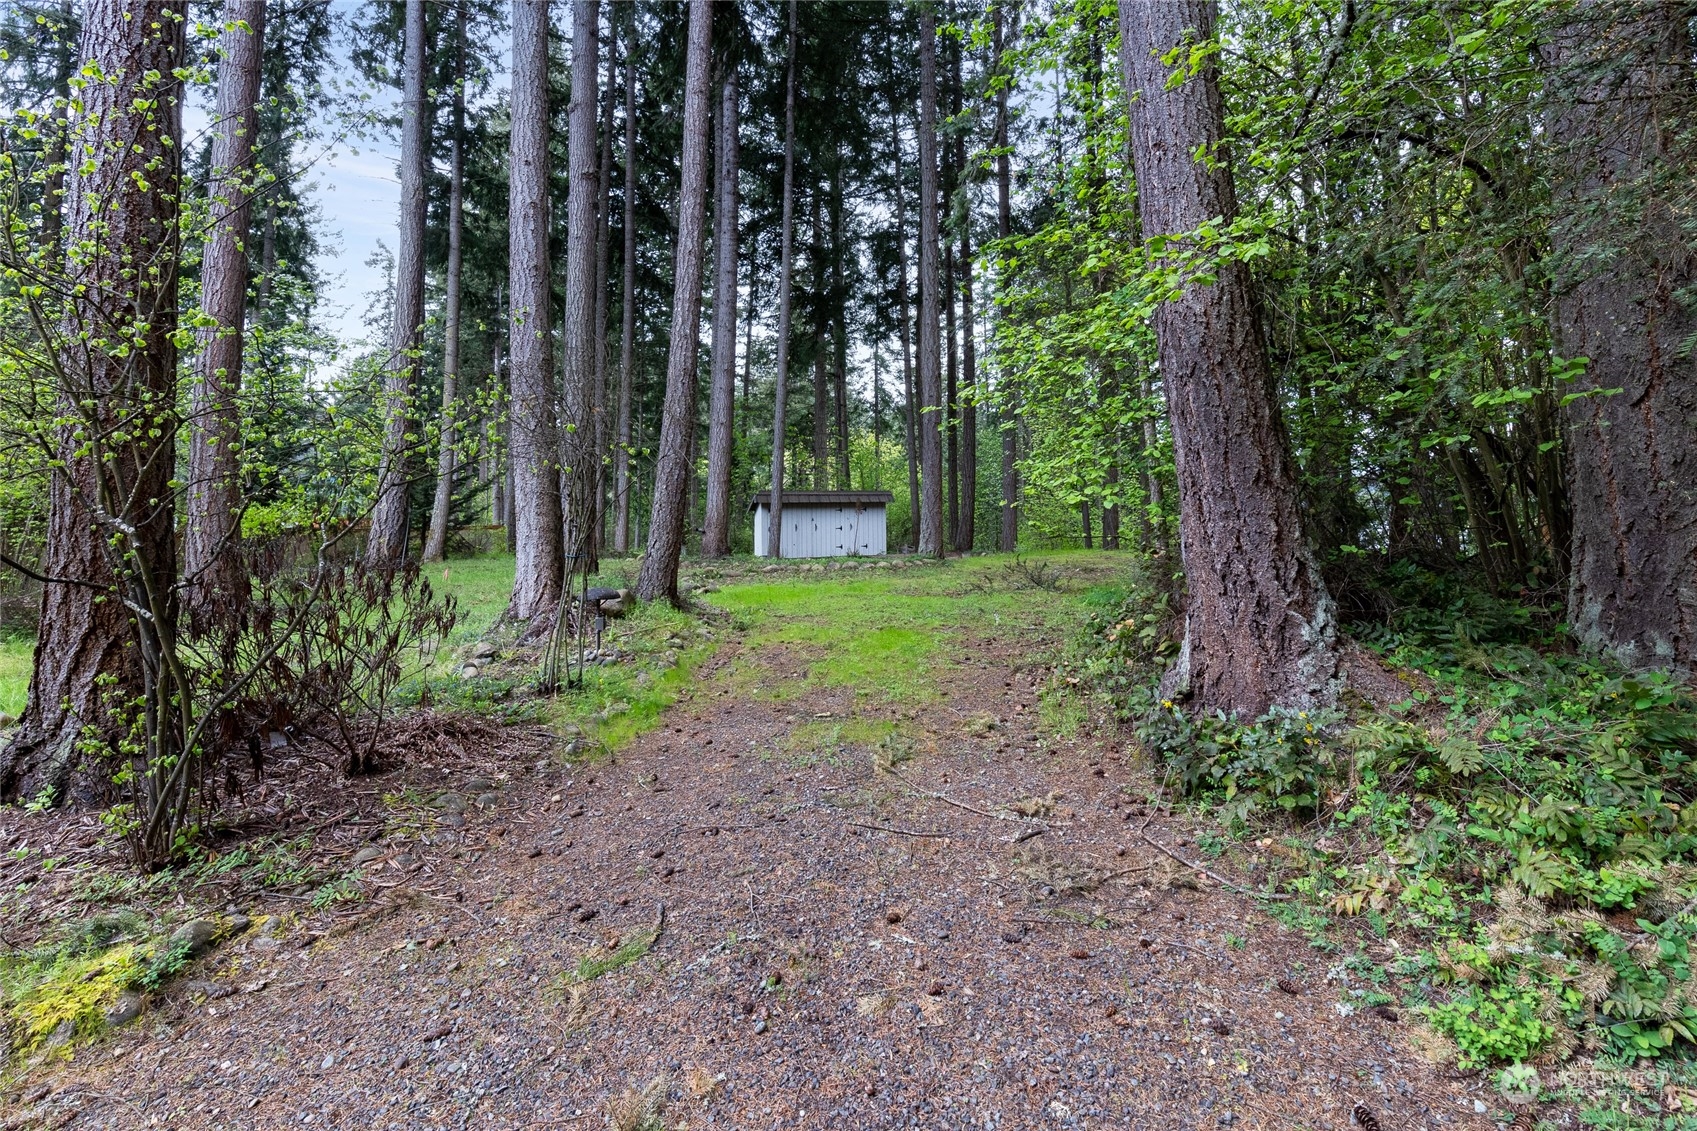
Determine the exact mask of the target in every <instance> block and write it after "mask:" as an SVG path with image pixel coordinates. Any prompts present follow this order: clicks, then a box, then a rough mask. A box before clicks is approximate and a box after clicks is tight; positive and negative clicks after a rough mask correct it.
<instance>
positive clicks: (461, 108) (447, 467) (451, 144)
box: [424, 0, 466, 562]
mask: <svg viewBox="0 0 1697 1131" xmlns="http://www.w3.org/2000/svg"><path fill="white" fill-rule="evenodd" d="M465 6H466V0H455V3H454V103H453V123H452V129H453V134H452V136H451V137H450V138H449V139H448V267H447V278H446V280H445V287H444V290H445V292H446V293H445V294H444V295H443V299H442V306H443V315H442V427H441V445H440V447H439V448H438V450H437V452H436V498H435V500H434V501H433V502H432V503H431V507H430V532H429V534H427V535H426V536H425V540H424V560H425V561H427V562H439V561H441V560H442V558H443V557H444V556H445V555H446V554H447V551H448V512H449V511H450V510H451V509H452V507H453V502H454V471H455V466H456V465H455V460H456V453H455V451H454V445H455V443H456V442H458V440H459V434H458V429H457V427H456V425H457V423H458V422H457V421H456V420H455V414H456V413H457V412H458V409H459V406H458V404H457V403H456V402H457V401H458V400H459V395H460V394H459V383H460V266H461V259H462V254H461V249H460V244H461V241H462V240H463V239H464V233H465V215H464V213H465V208H464V200H465V56H466V10H465Z"/></svg>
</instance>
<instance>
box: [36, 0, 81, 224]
mask: <svg viewBox="0 0 1697 1131" xmlns="http://www.w3.org/2000/svg"><path fill="white" fill-rule="evenodd" d="M76 20H77V13H76V9H75V8H73V7H72V5H71V0H59V12H58V21H57V24H55V25H47V26H45V27H43V28H42V30H43V32H45V33H46V34H50V35H52V36H53V37H54V44H55V47H56V50H55V51H54V55H55V56H56V58H55V60H54V62H55V67H54V74H53V96H54V97H53V102H54V105H53V116H52V119H51V122H50V123H49V125H48V127H47V128H48V131H49V133H48V138H47V177H46V180H45V182H44V183H43V184H42V186H41V189H42V191H41V246H42V247H45V248H50V249H51V248H57V247H58V246H59V241H60V239H61V238H63V236H64V234H65V173H66V166H65V155H66V145H67V143H68V141H69V138H68V137H67V135H66V132H65V127H66V125H67V124H68V123H69V121H70V103H71V78H72V76H73V75H74V74H75V73H76V69H77V45H76V43H75V41H74V40H73V39H72V38H71V32H72V29H73V28H74V27H76Z"/></svg>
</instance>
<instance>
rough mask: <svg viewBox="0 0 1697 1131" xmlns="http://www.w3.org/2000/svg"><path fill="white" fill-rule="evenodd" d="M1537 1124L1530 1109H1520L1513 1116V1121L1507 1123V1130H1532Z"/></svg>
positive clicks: (1536, 1119) (1535, 1117)
mask: <svg viewBox="0 0 1697 1131" xmlns="http://www.w3.org/2000/svg"><path fill="white" fill-rule="evenodd" d="M1537 1126H1538V1117H1537V1116H1535V1115H1533V1114H1532V1113H1531V1112H1530V1111H1521V1112H1520V1113H1519V1114H1517V1115H1516V1116H1515V1117H1514V1122H1513V1123H1510V1124H1509V1125H1508V1131H1533V1128H1535V1127H1537Z"/></svg>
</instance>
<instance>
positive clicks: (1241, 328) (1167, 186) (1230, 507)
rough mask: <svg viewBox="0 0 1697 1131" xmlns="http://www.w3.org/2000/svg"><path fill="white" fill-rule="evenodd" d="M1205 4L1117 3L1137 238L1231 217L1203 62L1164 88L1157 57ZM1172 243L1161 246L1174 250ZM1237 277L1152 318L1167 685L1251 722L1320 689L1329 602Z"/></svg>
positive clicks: (1316, 695)
mask: <svg viewBox="0 0 1697 1131" xmlns="http://www.w3.org/2000/svg"><path fill="white" fill-rule="evenodd" d="M1215 15H1216V9H1215V5H1214V4H1213V3H1212V2H1209V0H1169V2H1166V3H1161V4H1143V3H1125V4H1122V5H1121V7H1120V27H1121V55H1122V63H1123V66H1124V68H1125V76H1126V87H1127V89H1128V90H1130V91H1131V92H1133V94H1134V99H1133V101H1132V104H1131V133H1132V159H1133V165H1134V168H1135V171H1136V176H1137V187H1138V194H1137V196H1138V207H1139V212H1140V214H1141V218H1142V224H1143V235H1144V238H1145V239H1163V238H1167V237H1182V235H1183V234H1184V233H1186V232H1189V231H1192V230H1194V229H1195V228H1196V227H1198V226H1199V225H1201V224H1203V223H1204V222H1206V221H1208V220H1210V219H1212V218H1215V217H1222V218H1223V219H1224V222H1226V223H1230V222H1231V220H1232V218H1233V217H1234V215H1235V214H1236V211H1237V209H1236V203H1235V200H1234V197H1233V192H1232V181H1231V171H1230V167H1229V166H1228V165H1226V164H1225V163H1223V162H1220V163H1215V162H1213V161H1209V162H1207V163H1203V162H1198V161H1197V160H1196V159H1195V155H1196V154H1197V153H1208V154H1215V153H1217V152H1221V149H1220V145H1221V141H1222V139H1223V137H1224V134H1225V113H1224V108H1223V106H1222V103H1221V100H1220V89H1219V81H1218V76H1217V74H1216V71H1215V69H1214V67H1213V65H1212V64H1211V63H1210V64H1209V65H1207V66H1205V67H1204V68H1203V69H1202V70H1201V71H1199V72H1198V73H1196V74H1195V75H1193V76H1191V77H1189V78H1188V79H1187V80H1186V81H1183V82H1181V83H1177V84H1176V85H1175V84H1174V83H1172V82H1171V81H1170V76H1169V68H1168V67H1167V66H1166V65H1165V64H1164V63H1163V62H1162V61H1161V60H1162V58H1163V57H1164V56H1166V55H1167V54H1168V53H1169V52H1173V51H1175V50H1177V49H1180V48H1184V47H1185V46H1186V45H1187V44H1189V43H1191V42H1193V41H1194V40H1197V39H1200V40H1201V41H1202V42H1207V41H1209V40H1210V39H1212V37H1213V35H1214V20H1215ZM1185 242H1186V241H1184V240H1183V239H1182V238H1181V239H1177V240H1175V245H1176V247H1183V246H1184V245H1185ZM1257 322H1258V318H1257V313H1256V308H1255V303H1254V298H1253V295H1252V294H1251V291H1250V278H1249V271H1248V268H1247V267H1246V266H1245V265H1244V264H1243V263H1241V262H1225V263H1221V264H1220V265H1219V267H1218V271H1217V278H1216V281H1215V282H1214V283H1213V284H1212V285H1208V286H1203V285H1192V286H1190V287H1187V288H1186V289H1185V290H1184V291H1183V292H1182V293H1181V294H1180V295H1179V296H1178V297H1177V298H1175V299H1173V300H1171V301H1169V302H1167V303H1164V304H1163V305H1162V306H1161V307H1160V308H1159V309H1158V310H1157V312H1156V315H1155V334H1156V342H1157V352H1158V356H1159V358H1160V366H1161V376H1162V380H1163V382H1164V383H1165V384H1166V390H1167V401H1168V405H1169V410H1170V412H1171V414H1172V428H1173V438H1174V448H1175V452H1174V461H1175V464H1176V465H1177V468H1178V481H1179V505H1180V515H1181V522H1182V545H1183V547H1184V570H1185V581H1186V584H1187V586H1188V588H1189V597H1188V603H1187V605H1186V608H1185V639H1184V646H1183V648H1182V650H1181V652H1180V656H1179V660H1178V663H1177V665H1176V666H1175V668H1174V670H1173V672H1172V673H1171V677H1170V679H1169V687H1170V688H1172V689H1173V690H1174V691H1175V692H1178V691H1183V690H1188V692H1189V694H1190V695H1191V696H1192V697H1193V698H1194V699H1195V700H1196V701H1197V703H1198V704H1199V705H1200V706H1201V707H1202V708H1203V709H1206V710H1215V709H1220V710H1225V711H1236V712H1237V713H1238V714H1239V715H1240V716H1241V717H1243V718H1246V719H1248V718H1255V717H1257V716H1259V715H1261V714H1263V713H1264V712H1265V711H1266V710H1267V709H1268V708H1269V707H1272V706H1274V705H1284V706H1305V705H1308V704H1311V703H1315V702H1322V701H1326V700H1328V699H1330V698H1331V696H1332V695H1333V693H1334V691H1335V687H1334V684H1335V677H1336V674H1337V657H1336V654H1335V651H1334V648H1333V643H1334V637H1335V633H1336V623H1335V617H1334V608H1333V605H1332V601H1331V599H1330V597H1329V596H1328V595H1327V593H1326V589H1325V585H1324V583H1323V582H1322V581H1321V579H1320V573H1319V570H1318V569H1317V568H1316V567H1315V565H1314V562H1313V559H1312V557H1311V555H1310V552H1309V548H1308V546H1307V544H1306V542H1305V541H1304V536H1303V526H1302V513H1301V511H1300V510H1299V509H1298V506H1297V494H1296V473H1295V468H1294V466H1293V464H1292V462H1291V458H1290V454H1289V451H1288V449H1287V441H1286V438H1285V434H1284V429H1283V426H1282V424H1281V421H1280V419H1279V414H1278V408H1277V406H1276V405H1275V404H1274V403H1273V398H1272V391H1271V390H1272V388H1273V382H1272V375H1271V373H1270V371H1269V369H1268V365H1267V356H1266V352H1265V346H1264V344H1263V340H1262V337H1261V332H1260V327H1259V326H1258V324H1257Z"/></svg>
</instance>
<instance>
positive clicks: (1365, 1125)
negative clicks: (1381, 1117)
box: [1355, 1104, 1382, 1131]
mask: <svg viewBox="0 0 1697 1131" xmlns="http://www.w3.org/2000/svg"><path fill="white" fill-rule="evenodd" d="M1355 1121H1356V1122H1357V1123H1359V1124H1361V1131H1382V1129H1381V1128H1380V1127H1379V1121H1378V1119H1376V1118H1375V1117H1374V1115H1373V1113H1372V1112H1370V1111H1368V1110H1367V1108H1366V1106H1365V1105H1363V1104H1356V1105H1355Z"/></svg>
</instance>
